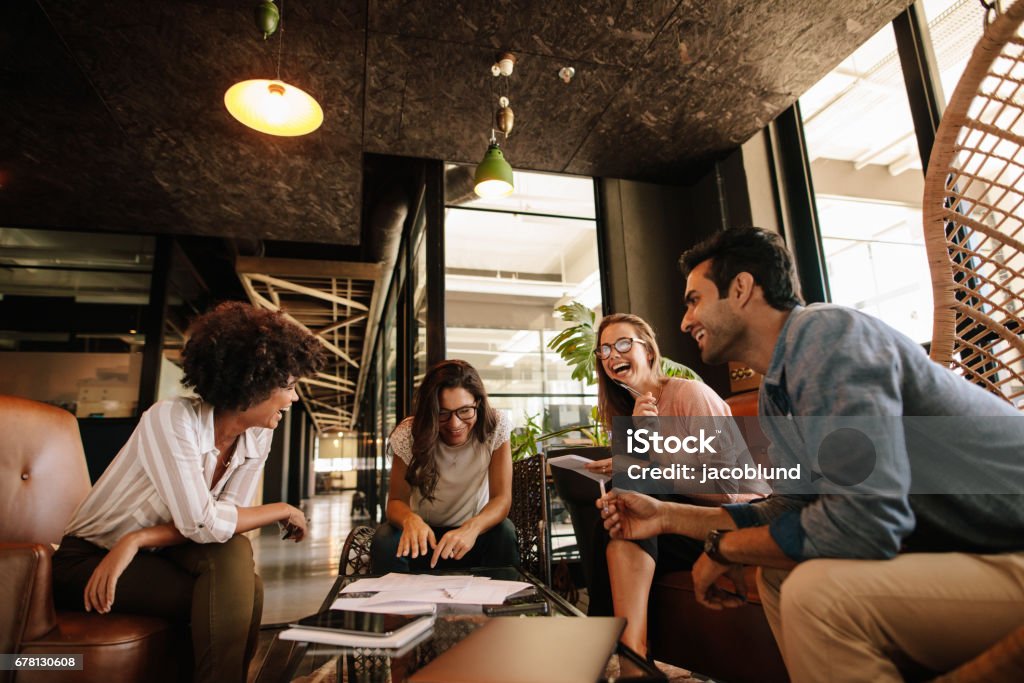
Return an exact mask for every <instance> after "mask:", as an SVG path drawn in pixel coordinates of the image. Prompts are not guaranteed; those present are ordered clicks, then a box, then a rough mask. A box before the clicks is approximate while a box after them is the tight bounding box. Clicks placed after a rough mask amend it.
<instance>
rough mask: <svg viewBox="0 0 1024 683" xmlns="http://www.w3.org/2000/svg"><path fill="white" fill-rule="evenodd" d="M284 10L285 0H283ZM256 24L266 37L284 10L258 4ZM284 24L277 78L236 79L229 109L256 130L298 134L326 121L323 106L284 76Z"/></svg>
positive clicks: (228, 97) (229, 92) (226, 101)
mask: <svg viewBox="0 0 1024 683" xmlns="http://www.w3.org/2000/svg"><path fill="white" fill-rule="evenodd" d="M281 7H282V11H283V8H284V0H281ZM255 18H256V27H257V28H258V29H259V30H260V32H261V33H262V34H263V39H264V40H266V39H267V37H268V36H269V35H271V34H272V33H274V32H275V31H277V30H278V26H279V24H280V23H281V14H280V13H279V12H278V10H277V6H276V5H274V3H273V2H271V1H270V0H264V2H261V3H260V4H259V5H257V6H256V16H255ZM283 41H284V28H283V27H281V33H280V34H279V36H278V47H277V75H278V77H277V79H275V80H266V79H253V80H247V81H241V82H240V83H235V84H234V85H233V86H231V87H230V88H228V90H227V92H226V93H224V106H225V107H227V110H228V113H230V114H231V115H232V116H234V117H235V118H236V119H238V120H239V121H241V122H242V123H244V124H245V125H246V126H249V127H250V128H252V129H253V130H258V131H259V132H261V133H267V134H268V135H280V136H283V137H295V136H298V135H306V134H308V133H312V132H313V131H315V130H316V129H317V128H319V127H320V125H321V124H322V123H323V122H324V110H323V109H321V108H320V103H319V102H317V101H316V100H315V99H314V98H313V97H312V96H311V95H310V94H309V93H307V92H306V91H304V90H302V89H301V88H296V87H295V86H294V85H290V84H288V83H285V82H284V81H282V80H281V49H282V45H283Z"/></svg>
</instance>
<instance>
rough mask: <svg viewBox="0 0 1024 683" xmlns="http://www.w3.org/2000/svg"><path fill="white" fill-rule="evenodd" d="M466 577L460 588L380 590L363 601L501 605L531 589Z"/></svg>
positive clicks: (504, 582)
mask: <svg viewBox="0 0 1024 683" xmlns="http://www.w3.org/2000/svg"><path fill="white" fill-rule="evenodd" d="M466 578H468V579H470V581H469V582H468V584H467V585H465V586H463V587H461V588H424V589H406V590H397V591H382V592H380V593H377V594H376V595H374V596H372V597H369V598H365V600H366V604H368V605H385V604H387V605H390V604H392V603H396V602H401V603H406V602H429V603H434V604H439V605H440V604H458V605H464V604H471V605H500V604H501V603H503V602H504V601H505V598H507V597H508V596H510V595H512V594H513V593H518V592H519V591H521V590H523V589H524V588H529V587H530V584H528V583H524V582H522V581H491V580H489V579H487V578H485V577H466Z"/></svg>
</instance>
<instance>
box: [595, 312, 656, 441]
mask: <svg viewBox="0 0 1024 683" xmlns="http://www.w3.org/2000/svg"><path fill="white" fill-rule="evenodd" d="M616 323H623V324H626V325H632V326H633V329H634V330H636V338H637V339H643V340H644V341H645V342H646V343H647V345H646V346H647V350H648V352H649V355H650V359H651V365H650V367H651V370H652V371H653V372H654V375H655V377H657V378H658V381H659V382H663V381H664V380H665V374H664V373H663V372H662V370H661V350H660V349H658V342H657V340H656V339H655V338H654V330H653V329H651V326H650V325H648V324H647V321H646V320H644V319H643V318H641V317H640V316H637V315H633V314H632V313H612V314H610V315H606V316H605V317H603V318H601V323H600V324H599V325H598V326H597V347H598V348H600V346H601V335H602V334H604V331H605V329H606V328H607V327H609V326H611V325H614V324H616ZM612 342H613V343H614V342H615V340H614V339H613V340H612ZM595 365H596V366H597V396H598V399H597V415H598V418H599V419H600V420H601V424H603V425H604V426H605V429H611V428H612V418H615V417H620V416H622V415H632V414H633V404H634V403H636V399H635V398H634V397H633V395H632V394H631V393H629V392H628V391H626V390H625V389H624V388H623V387H622V386H621V385H620V384H619V383H618V382H615V381H614V380H612V378H611V377H609V376H608V373H607V372H605V369H604V364H603V363H602V362H601V359H597V362H596V363H595Z"/></svg>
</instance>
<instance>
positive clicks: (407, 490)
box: [387, 456, 437, 557]
mask: <svg viewBox="0 0 1024 683" xmlns="http://www.w3.org/2000/svg"><path fill="white" fill-rule="evenodd" d="M407 471H408V466H406V464H405V461H404V460H402V459H401V458H399V457H397V456H396V457H395V458H394V459H393V460H392V461H391V480H390V481H389V482H388V507H387V516H388V521H389V522H391V524H392V525H394V526H396V527H398V528H399V529H401V530H402V537H401V538H400V539H399V540H398V555H397V556H398V557H407V556H412V557H419V556H420V555H426V554H427V552H428V550H427V547H428V546H429V547H430V548H434V547H435V546H436V545H437V539H436V538H435V537H434V531H433V529H431V528H430V526H429V525H428V524H427V523H426V522H424V521H423V518H422V517H420V516H419V515H418V514H416V513H415V512H413V511H412V507H411V506H410V505H409V501H410V500H411V499H412V487H411V486H409V482H407V481H406V480H405V473H406V472H407Z"/></svg>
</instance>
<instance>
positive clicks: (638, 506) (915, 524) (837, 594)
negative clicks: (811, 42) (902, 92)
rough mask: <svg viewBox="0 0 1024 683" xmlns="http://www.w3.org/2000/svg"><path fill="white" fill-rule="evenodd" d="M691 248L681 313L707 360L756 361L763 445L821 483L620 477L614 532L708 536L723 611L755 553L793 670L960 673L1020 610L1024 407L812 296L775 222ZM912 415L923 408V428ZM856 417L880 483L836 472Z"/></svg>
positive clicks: (709, 579)
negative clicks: (802, 290) (686, 487)
mask: <svg viewBox="0 0 1024 683" xmlns="http://www.w3.org/2000/svg"><path fill="white" fill-rule="evenodd" d="M681 265H682V267H683V269H684V272H686V273H687V284H686V297H685V300H686V305H687V312H686V315H685V316H684V318H683V323H682V329H683V331H684V332H686V333H687V334H690V335H692V336H693V338H694V339H695V340H696V342H697V344H698V345H699V347H700V350H701V356H702V358H703V359H704V361H705V362H708V363H722V362H726V361H729V360H735V361H740V362H743V363H745V364H747V365H748V366H749V367H751V368H753V369H754V370H756V371H758V372H760V373H762V374H763V375H764V383H763V386H762V389H761V392H760V397H759V413H760V415H761V424H762V428H763V430H764V431H765V434H766V435H767V436H768V437H769V439H770V440H771V441H772V449H771V450H770V454H771V455H772V457H773V459H774V461H775V463H776V464H780V465H787V466H789V465H792V464H795V463H798V462H799V463H803V464H804V465H805V466H807V467H808V468H809V469H811V470H812V471H814V470H815V469H817V470H818V471H814V475H813V476H814V478H815V479H816V480H817V482H818V483H817V484H816V485H815V486H814V488H800V487H799V486H797V487H796V488H794V489H792V492H786V493H781V492H780V491H776V494H775V495H773V496H770V497H769V498H767V499H764V500H762V501H758V502H755V503H752V504H736V505H726V506H723V508H719V509H707V508H700V507H696V506H688V505H679V504H672V503H665V502H660V501H656V500H653V499H651V498H648V497H646V496H642V495H640V494H633V493H628V494H616V493H611V494H609V495H608V496H607V497H606V498H605V499H602V500H601V501H598V507H604V506H607V510H608V512H607V513H603V514H604V516H605V518H606V520H605V526H606V527H607V528H608V529H609V530H610V531H611V533H612V536H613V537H625V538H645V537H647V536H649V535H653V534H656V533H678V534H682V535H685V536H690V537H692V538H706V543H705V549H706V553H705V554H704V555H702V556H701V558H700V559H699V560H698V561H697V563H696V564H695V565H694V568H693V575H694V588H695V592H696V594H697V599H698V600H699V601H700V602H701V603H703V604H705V605H706V606H708V607H710V608H713V609H722V608H728V607H734V606H737V605H738V604H741V602H740V601H739V600H738V599H737V598H734V597H733V596H732V595H730V594H728V593H725V592H724V591H721V590H719V589H718V588H716V587H715V586H714V583H713V582H714V581H715V580H716V579H717V578H718V577H719V576H722V575H726V576H727V578H728V579H730V580H732V582H733V583H734V584H735V585H736V586H737V588H739V589H740V591H739V592H740V594H743V592H744V589H745V586H744V585H743V578H742V576H743V575H742V565H757V566H760V567H761V568H762V571H761V572H759V574H758V586H759V590H760V595H761V598H762V602H763V604H764V607H765V612H766V614H767V616H768V619H769V622H770V624H771V627H772V630H773V632H774V633H775V636H776V639H777V640H778V642H779V647H780V650H781V651H782V654H783V657H784V658H785V660H786V665H787V668H788V669H789V672H790V676H791V677H792V679H793V680H794V682H795V683H800V682H802V681H825V680H837V681H839V680H841V681H851V680H864V681H878V680H902V676H901V673H900V669H901V666H902V667H903V668H906V666H907V665H908V664H910V665H911V667H912V668H913V667H916V668H922V667H923V668H924V669H926V670H928V671H931V672H942V671H948V670H950V669H952V668H955V667H956V666H958V665H959V664H961V663H963V662H965V661H967V660H969V659H971V658H973V657H974V656H976V655H977V654H979V653H980V652H982V651H984V650H985V649H987V648H988V647H989V646H990V645H991V644H992V643H994V642H996V641H998V640H999V639H1000V638H1002V637H1003V636H1005V635H1006V634H1008V633H1009V632H1011V631H1013V630H1014V629H1015V628H1017V627H1018V626H1020V625H1021V624H1024V495H1022V494H1024V460H1022V455H1021V454H1022V453H1024V416H1022V415H1021V414H1020V412H1019V411H1017V410H1016V409H1015V408H1014V407H1013V406H1011V405H1009V404H1007V403H1006V402H1004V401H1002V400H1001V399H999V398H997V397H995V396H994V395H992V394H989V393H988V392H986V391H984V390H983V389H981V388H979V387H977V386H974V385H972V384H970V383H968V382H966V381H964V380H963V379H962V378H960V377H958V376H956V375H955V374H953V373H952V372H950V371H949V370H947V369H945V368H942V367H940V366H939V365H937V364H935V363H933V362H932V361H930V360H929V359H928V357H927V356H926V355H925V354H924V352H923V351H922V350H921V348H920V347H919V346H917V345H916V344H914V342H912V341H911V340H910V339H908V338H906V337H905V336H903V335H902V334H900V333H899V332H897V331H895V330H893V329H892V328H890V327H889V326H888V325H886V324H885V323H882V322H881V321H879V320H877V319H874V318H872V317H870V316H867V315H864V314H862V313H859V312H857V311H853V310H851V309H847V308H843V307H840V306H832V305H812V306H808V307H806V308H805V307H803V306H801V303H802V302H801V300H800V296H799V290H798V286H797V285H796V279H795V273H794V271H793V267H792V262H791V259H790V257H789V254H788V252H787V251H786V249H785V247H784V246H783V245H782V242H781V239H780V238H779V237H778V236H777V235H775V234H773V233H770V232H767V231H763V230H759V229H756V228H748V229H737V230H728V231H726V232H723V233H719V234H717V235H715V236H714V237H712V238H711V239H710V240H708V241H706V242H705V243H703V244H701V245H698V246H697V247H695V248H694V249H692V250H691V251H689V252H687V253H686V254H684V255H683V258H682V259H681ZM904 416H929V417H924V418H920V420H924V421H925V422H924V423H923V426H921V424H918V426H917V427H914V426H913V425H914V422H913V421H914V420H918V418H916V417H911V418H909V419H907V418H904ZM957 418H960V419H959V420H958V419H957ZM964 418H968V419H966V420H965V419H964ZM851 419H866V420H869V422H868V423H867V424H869V425H870V426H871V427H873V429H866V430H864V432H865V433H870V434H871V439H869V441H871V440H873V442H874V443H873V444H872V445H873V446H875V447H877V449H878V453H877V456H878V457H875V456H876V453H875V452H874V451H872V452H871V456H872V457H871V459H870V460H866V462H867V463H868V465H869V468H870V470H871V471H870V472H869V473H865V475H864V476H865V477H867V479H868V480H869V482H873V483H872V484H871V485H869V486H863V485H862V486H860V487H858V486H857V485H856V484H857V482H856V481H854V482H853V485H850V486H845V487H844V486H842V485H839V484H836V483H835V482H836V481H839V482H841V483H850V482H843V477H842V475H844V474H849V472H850V471H856V470H857V468H858V466H859V463H858V462H857V458H858V451H857V448H856V443H854V444H853V445H854V448H852V449H851V450H846V448H848V447H849V446H850V445H851V442H850V441H845V442H842V445H843V446H844V450H843V451H842V452H841V453H838V454H837V453H835V452H830V451H829V448H828V444H830V443H834V442H829V441H827V440H826V439H827V437H828V435H830V434H835V433H839V432H840V431H841V430H842V429H843V427H844V426H845V425H846V424H847V423H848V422H849V420H851ZM920 420H919V423H920ZM927 420H932V422H927ZM908 424H909V425H911V426H909V427H908V426H907V425H908ZM823 440H824V441H823ZM854 441H856V440H854ZM833 450H834V449H833ZM949 453H954V454H956V456H957V457H955V458H954V457H947V456H948V454H949ZM863 455H864V453H863V452H860V456H863ZM851 460H852V467H850V464H851ZM827 463H832V464H833V469H832V470H829V469H828V467H826V464H827ZM836 463H838V468H839V469H838V476H837V474H836V472H837V470H836V469H835V464H836ZM844 468H846V471H845V472H844V471H843V470H844ZM936 470H942V471H941V472H936ZM861 478H863V477H861ZM854 479H857V477H854ZM878 482H881V483H878ZM992 482H994V483H992ZM919 491H920V492H921V493H917V492H919ZM992 493H999V494H1008V495H989V494H992ZM954 624H955V627H954Z"/></svg>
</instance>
